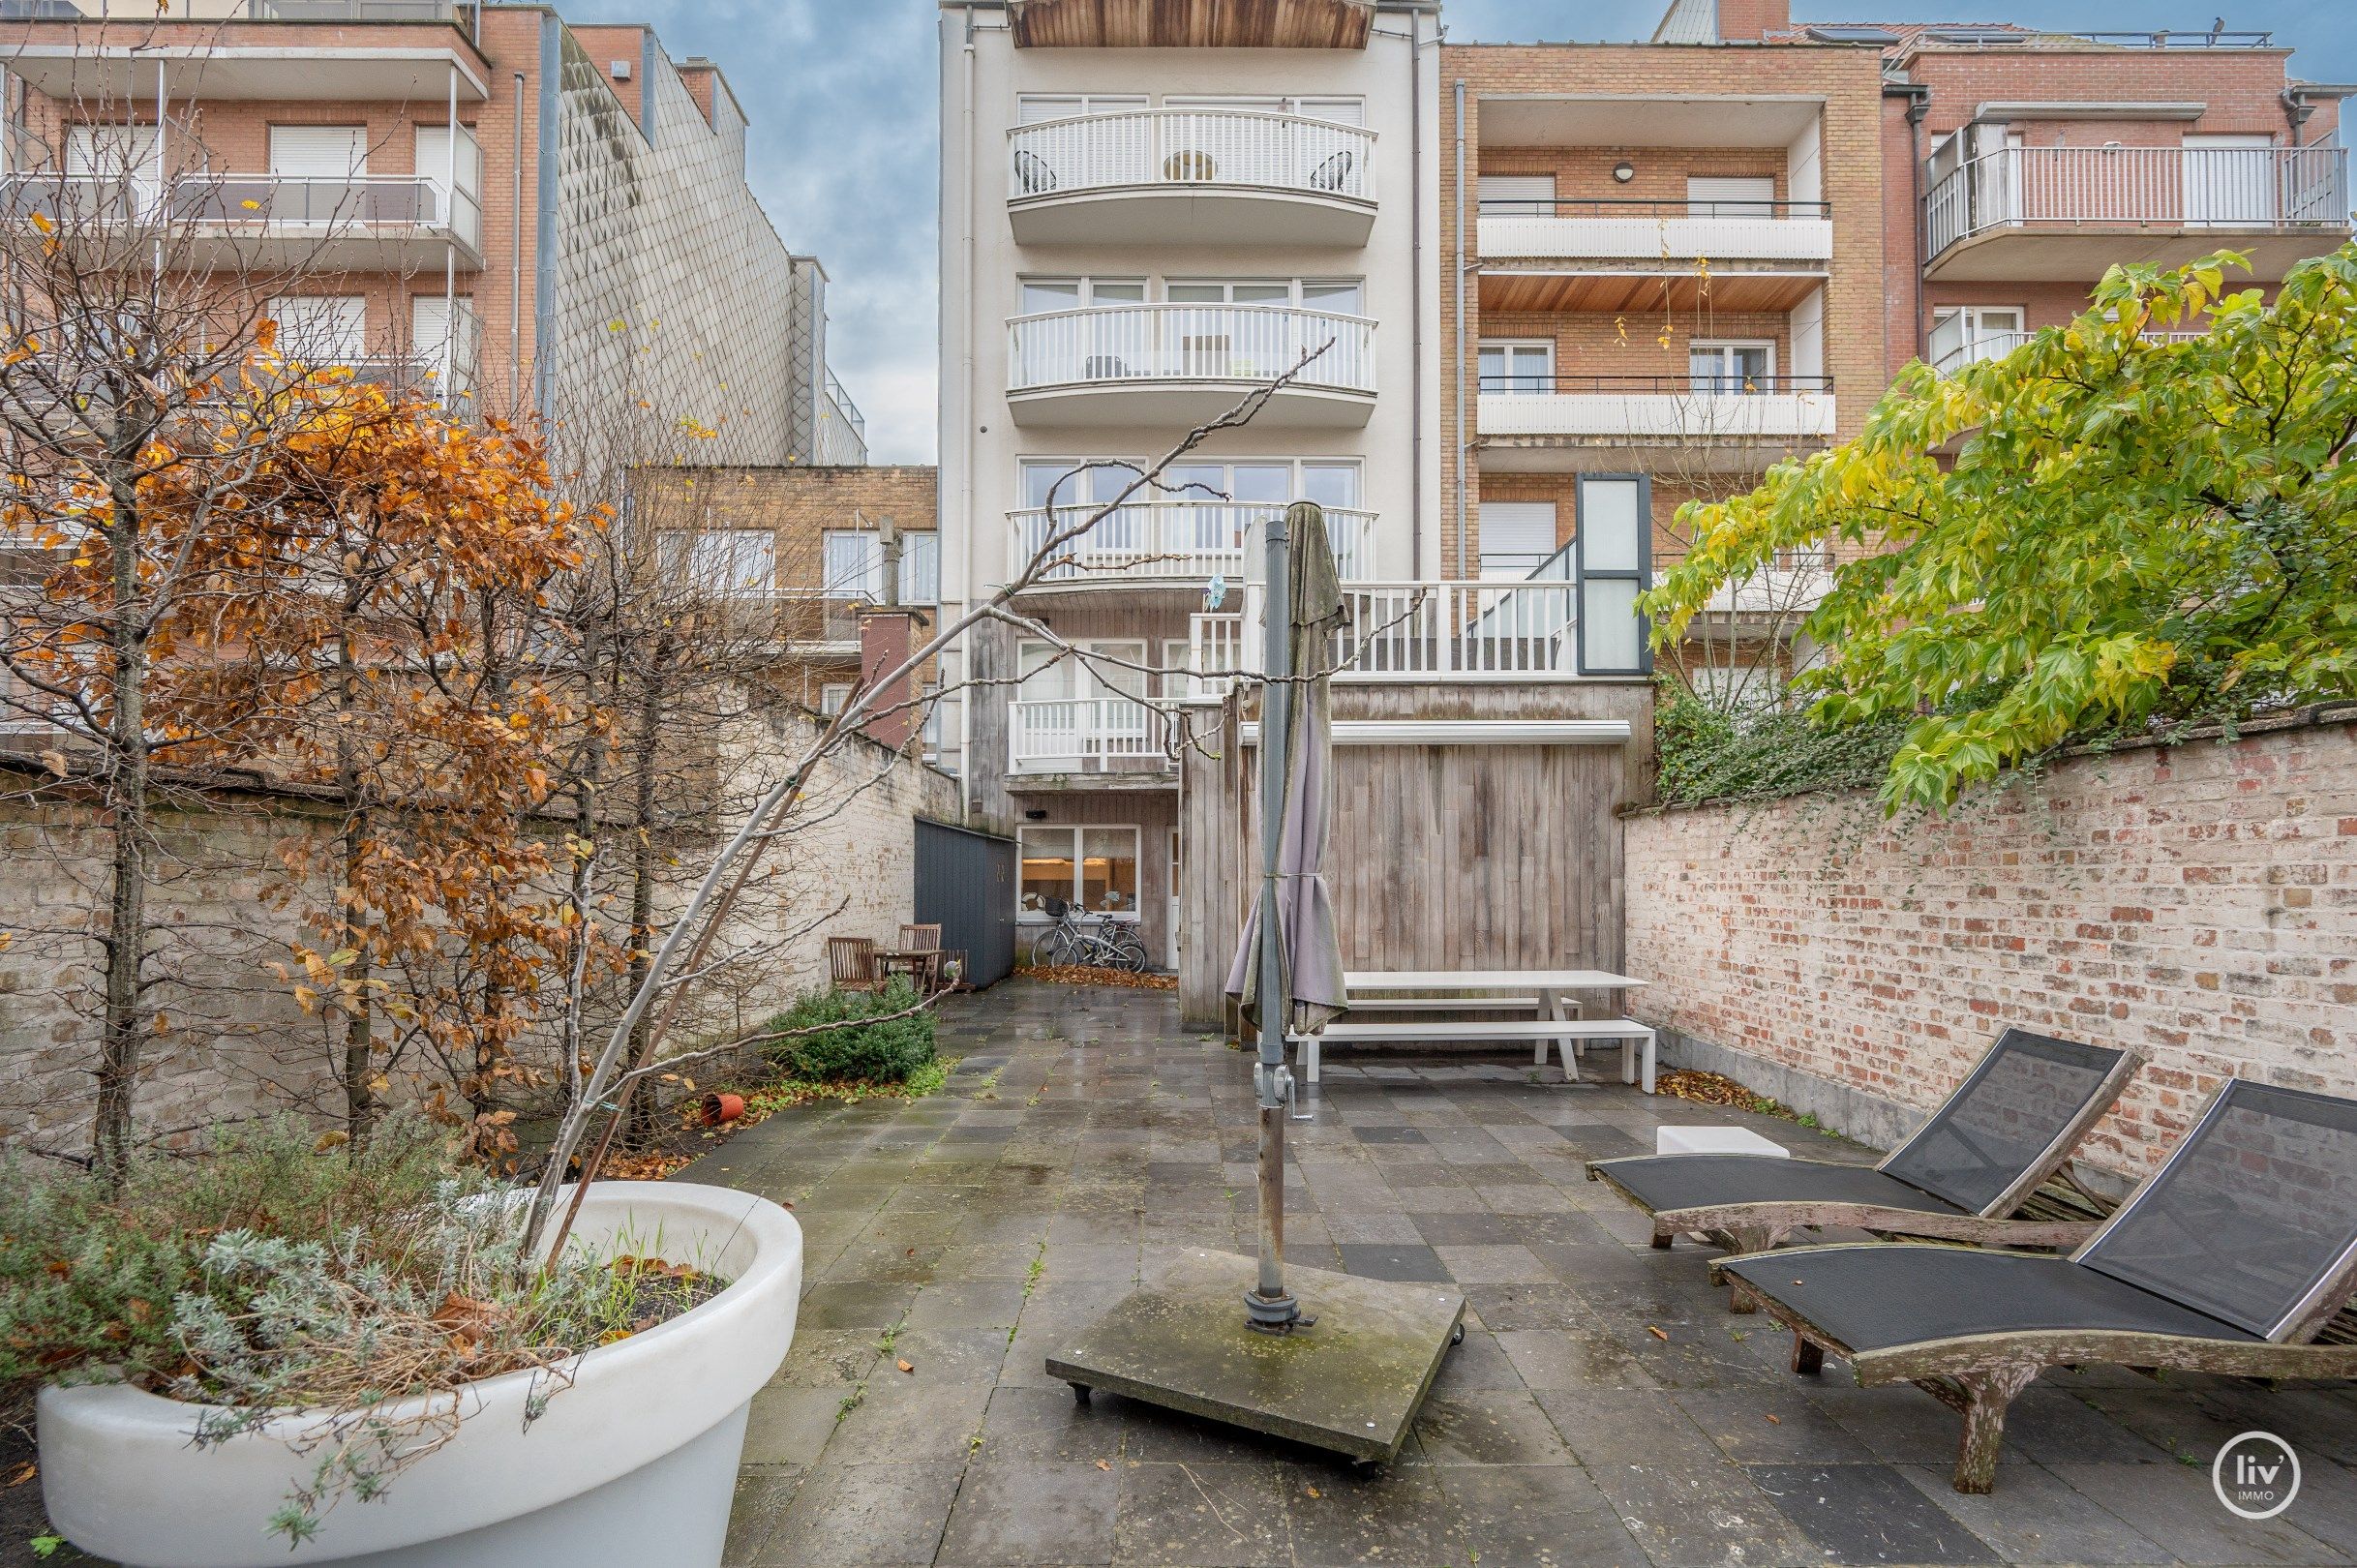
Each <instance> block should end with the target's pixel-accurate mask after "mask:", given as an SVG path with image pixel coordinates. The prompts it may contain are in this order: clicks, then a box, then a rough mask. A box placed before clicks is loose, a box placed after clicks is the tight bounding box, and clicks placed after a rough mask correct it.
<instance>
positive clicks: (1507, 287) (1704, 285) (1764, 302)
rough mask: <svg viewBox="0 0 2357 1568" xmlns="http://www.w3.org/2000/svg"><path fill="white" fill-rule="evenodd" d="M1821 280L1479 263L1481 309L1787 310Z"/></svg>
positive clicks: (1820, 276)
mask: <svg viewBox="0 0 2357 1568" xmlns="http://www.w3.org/2000/svg"><path fill="white" fill-rule="evenodd" d="M1824 286H1825V274H1824V273H1823V272H1822V271H1795V272H1734V271H1726V272H1713V273H1711V274H1710V275H1709V276H1708V277H1707V278H1706V277H1703V276H1702V275H1700V274H1698V273H1695V272H1662V271H1659V270H1651V271H1629V272H1602V271H1598V272H1535V271H1532V272H1521V271H1513V270H1510V269H1502V268H1501V269H1486V268H1485V269H1484V270H1483V272H1482V273H1481V277H1480V289H1481V308H1482V309H1483V310H1485V311H1588V312H1613V313H1617V312H1623V311H1644V310H1659V309H1664V308H1667V309H1671V310H1695V309H1699V308H1701V307H1702V306H1704V305H1709V306H1712V307H1715V308H1716V309H1718V310H1722V311H1789V310H1791V309H1792V308H1793V307H1794V306H1796V305H1798V304H1799V303H1800V302H1801V301H1802V300H1804V299H1806V298H1808V296H1809V294H1810V292H1811V291H1812V290H1814V289H1818V288H1822V287H1824Z"/></svg>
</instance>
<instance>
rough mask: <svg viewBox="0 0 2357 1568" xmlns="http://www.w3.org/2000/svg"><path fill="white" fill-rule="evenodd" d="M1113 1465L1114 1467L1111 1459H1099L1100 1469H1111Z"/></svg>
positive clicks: (1098, 1465) (1098, 1466)
mask: <svg viewBox="0 0 2357 1568" xmlns="http://www.w3.org/2000/svg"><path fill="white" fill-rule="evenodd" d="M1112 1467H1113V1462H1112V1461H1111V1460H1099V1461H1098V1462H1097V1468H1099V1469H1100V1470H1109V1469H1111V1468H1112Z"/></svg>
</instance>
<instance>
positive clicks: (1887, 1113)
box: [1624, 706, 2357, 1177]
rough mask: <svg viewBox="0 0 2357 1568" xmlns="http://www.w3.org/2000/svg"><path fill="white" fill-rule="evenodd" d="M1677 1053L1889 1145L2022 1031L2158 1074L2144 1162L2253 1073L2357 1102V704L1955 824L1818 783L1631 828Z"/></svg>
mask: <svg viewBox="0 0 2357 1568" xmlns="http://www.w3.org/2000/svg"><path fill="white" fill-rule="evenodd" d="M1625 831H1626V837H1625V845H1624V847H1625V851H1626V856H1627V867H1628V963H1629V973H1631V974H1635V975H1641V976H1645V977H1647V978H1649V979H1650V980H1652V981H1653V983H1652V984H1651V985H1650V986H1649V987H1648V988H1647V990H1645V991H1643V992H1641V993H1638V994H1637V996H1636V997H1635V999H1634V1000H1633V1002H1632V1010H1634V1011H1635V1013H1636V1015H1637V1016H1639V1017H1640V1018H1643V1019H1645V1020H1646V1021H1647V1022H1650V1023H1653V1024H1655V1025H1657V1026H1660V1027H1662V1028H1663V1029H1665V1030H1667V1031H1669V1032H1670V1033H1669V1034H1667V1035H1665V1037H1664V1041H1663V1050H1664V1055H1665V1057H1666V1058H1668V1059H1669V1060H1672V1061H1675V1062H1677V1063H1679V1064H1680V1065H1684V1066H1691V1067H1700V1068H1707V1069H1711V1070H1719V1071H1723V1072H1726V1073H1729V1074H1730V1075H1732V1076H1735V1077H1737V1078H1739V1079H1741V1080H1742V1081H1743V1082H1745V1083H1746V1084H1747V1085H1749V1086H1750V1087H1752V1088H1754V1089H1756V1090H1759V1091H1761V1092H1764V1093H1767V1094H1770V1095H1773V1096H1774V1097H1776V1098H1777V1099H1779V1100H1782V1101H1785V1102H1786V1103H1788V1104H1790V1105H1792V1106H1794V1107H1795V1108H1796V1109H1798V1110H1804V1111H1811V1112H1814V1113H1815V1114H1817V1115H1818V1116H1819V1117H1820V1118H1821V1119H1822V1120H1823V1121H1824V1122H1826V1123H1827V1125H1828V1126H1830V1127H1833V1128H1835V1129H1837V1130H1839V1131H1847V1132H1850V1133H1852V1134H1854V1135H1856V1136H1858V1137H1861V1138H1864V1139H1866V1140H1867V1141H1869V1142H1873V1143H1875V1144H1878V1145H1884V1146H1888V1145H1889V1143H1890V1142H1892V1141H1894V1140H1895V1139H1896V1138H1898V1137H1900V1136H1903V1135H1904V1132H1905V1131H1906V1130H1908V1129H1909V1128H1911V1127H1913V1126H1914V1125H1915V1123H1916V1122H1917V1121H1918V1120H1919V1119H1920V1116H1921V1114H1922V1112H1923V1110H1924V1108H1926V1107H1928V1106H1930V1105H1932V1104H1934V1103H1936V1102H1937V1101H1939V1100H1940V1099H1941V1098H1942V1097H1943V1096H1945V1095H1946V1094H1947V1093H1948V1092H1949V1090H1950V1089H1951V1088H1953V1087H1954V1085H1955V1084H1956V1082H1957V1081H1958V1080H1959V1078H1960V1077H1961V1076H1962V1074H1963V1073H1964V1072H1965V1071H1966V1070H1968V1069H1969V1068H1970V1067H1971V1065H1972V1064H1973V1062H1974V1061H1976V1060H1977V1059H1978V1058H1979V1055H1980V1053H1981V1052H1982V1050H1983V1049H1984V1048H1985V1047H1986V1046H1987V1044H1988V1042H1989V1041H1990V1040H1993V1039H1994V1038H1995V1036H1996V1035H1997V1033H1998V1032H1999V1031H2000V1030H2001V1029H2003V1028H2004V1027H2006V1026H2007V1025H2008V1024H2019V1025H2022V1026H2024V1027H2026V1028H2030V1029H2033V1030H2037V1031H2040V1032H2042V1033H2047V1034H2053V1035H2060V1036H2064V1037H2069V1038H2075V1039H2080V1040H2093V1041H2097V1042H2100V1043H2105V1044H2113V1045H2124V1046H2130V1047H2133V1048H2134V1049H2136V1050H2139V1051H2141V1052H2143V1053H2145V1055H2146V1056H2147V1058H2148V1062H2149V1065H2148V1066H2147V1067H2146V1068H2145V1069H2144V1070H2143V1071H2142V1072H2141V1073H2139V1074H2138V1076H2137V1078H2136V1080H2135V1082H2134V1083H2133V1084H2132V1085H2131V1087H2130V1091H2129V1093H2128V1095H2127V1096H2126V1098H2125V1099H2124V1101H2122V1104H2121V1106H2120V1108H2119V1109H2118V1111H2116V1112H2115V1113H2114V1114H2113V1115H2111V1116H2109V1117H2107V1118H2106V1119H2105V1120H2104V1122H2103V1123H2102V1125H2101V1126H2100V1128H2099V1129H2098V1130H2097V1131H2096V1133H2095V1135H2094V1138H2093V1139H2092V1140H2091V1144H2090V1153H2091V1155H2092V1158H2093V1159H2094V1161H2096V1162H2097V1163H2098V1164H2099V1165H2100V1166H2101V1167H2103V1168H2104V1169H2106V1170H2107V1171H2109V1172H2110V1173H2112V1174H2114V1175H2117V1176H2121V1177H2129V1176H2134V1175H2138V1174H2141V1173H2142V1171H2143V1170H2144V1169H2145V1168H2147V1166H2148V1164H2149V1163H2150V1161H2151V1160H2152V1159H2153V1157H2154V1156H2155V1154H2156V1153H2157V1152H2158V1151H2160V1150H2161V1149H2162V1148H2164V1147H2165V1146H2166V1144H2167V1143H2168V1142H2169V1140H2170V1139H2172V1138H2173V1137H2174V1135H2175V1134H2176V1133H2177V1132H2178V1131H2181V1130H2182V1129H2183V1128H2184V1127H2185V1126H2186V1125H2187V1123H2188V1120H2189V1118H2190V1116H2191V1114H2192V1113H2193V1112H2194V1111H2195V1109H2196V1108H2197V1107H2198V1106H2199V1105H2200V1103H2201V1102H2202V1101H2204V1100H2205V1099H2206V1098H2207V1096H2208V1095H2209V1094H2210V1093H2211V1091H2212V1090H2213V1089H2215V1088H2216V1087H2217V1085H2218V1084H2219V1082H2220V1081H2221V1078H2223V1077H2224V1076H2226V1075H2227V1074H2240V1075H2243V1076H2247V1077H2252V1078H2257V1079H2260V1080H2263V1081H2266V1082H2270V1083H2278V1084H2284V1085H2291V1086H2297V1087H2302V1088H2312V1089H2318V1090H2323V1091H2326V1092H2329V1093H2333V1094H2341V1095H2357V708H2351V707H2347V706H2343V707H2342V708H2340V709H2335V710H2329V711H2323V712H2317V713H2312V714H2309V715H2304V716H2303V717H2302V718H2300V719H2298V720H2291V721H2281V722H2278V723H2275V724H2272V725H2266V726H2254V727H2252V728H2251V729H2248V730H2246V731H2245V732H2244V734H2243V736H2242V738H2241V739H2219V738H2215V737H2213V738H2206V739H2193V740H2191V741H2188V742H2186V743H2184V744H2180V745H2177V746H2174V747H2167V748H2163V747H2157V746H2156V747H2141V748H2136V749H2129V750H2121V751H2116V752H2113V753H2110V754H2107V755H2088V756H2074V757H2070V758H2068V759H2065V760H2063V761H2061V762H2059V763H2057V764H2056V765H2054V766H2053V767H2052V768H2051V769H2048V770H2047V771H2046V772H2045V773H2043V774H2042V775H2040V776H2037V777H2022V778H2017V779H2015V780H2013V781H2011V782H2010V783H2009V785H2007V786H2006V787H2004V788H2002V789H1995V790H1989V791H1984V792H1981V793H1980V794H1979V795H1978V796H1976V797H1974V798H1971V799H1967V800H1966V801H1964V802H1963V803H1961V804H1960V805H1959V806H1958V807H1957V808H1956V809H1955V810H1954V811H1953V812H1952V813H1951V814H1950V815H1949V817H1948V818H1947V819H1945V820H1940V819H1927V818H1912V819H1901V820H1900V821H1898V822H1897V823H1889V822H1886V821H1885V820H1884V818H1883V817H1882V814H1881V812H1880V809H1879V808H1878V807H1877V806H1876V805H1875V804H1874V802H1873V800H1872V799H1870V798H1869V797H1865V796H1852V797H1832V798H1827V797H1802V798H1796V799H1785V800H1777V801H1771V802H1767V803H1764V804H1756V805H1728V806H1714V807H1702V808H1690V809H1673V810H1661V811H1653V812H1647V813H1642V814H1636V815H1632V816H1630V817H1628V818H1626V819H1625Z"/></svg>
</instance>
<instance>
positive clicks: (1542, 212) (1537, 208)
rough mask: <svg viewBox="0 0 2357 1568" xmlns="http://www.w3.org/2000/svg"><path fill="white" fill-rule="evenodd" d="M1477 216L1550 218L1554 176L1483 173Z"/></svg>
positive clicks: (1552, 204)
mask: <svg viewBox="0 0 2357 1568" xmlns="http://www.w3.org/2000/svg"><path fill="white" fill-rule="evenodd" d="M1480 190H1481V216H1482V217H1484V218H1552V217H1554V216H1555V176H1554V175H1552V174H1484V175H1483V176H1481V186H1480Z"/></svg>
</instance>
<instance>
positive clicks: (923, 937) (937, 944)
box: [900, 920, 941, 952]
mask: <svg viewBox="0 0 2357 1568" xmlns="http://www.w3.org/2000/svg"><path fill="white" fill-rule="evenodd" d="M900 946H901V948H902V949H903V950H906V951H909V952H939V951H940V950H941V926H940V924H939V923H938V922H936V923H933V924H929V925H912V924H910V923H909V922H907V921H906V920H903V921H901V923H900Z"/></svg>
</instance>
